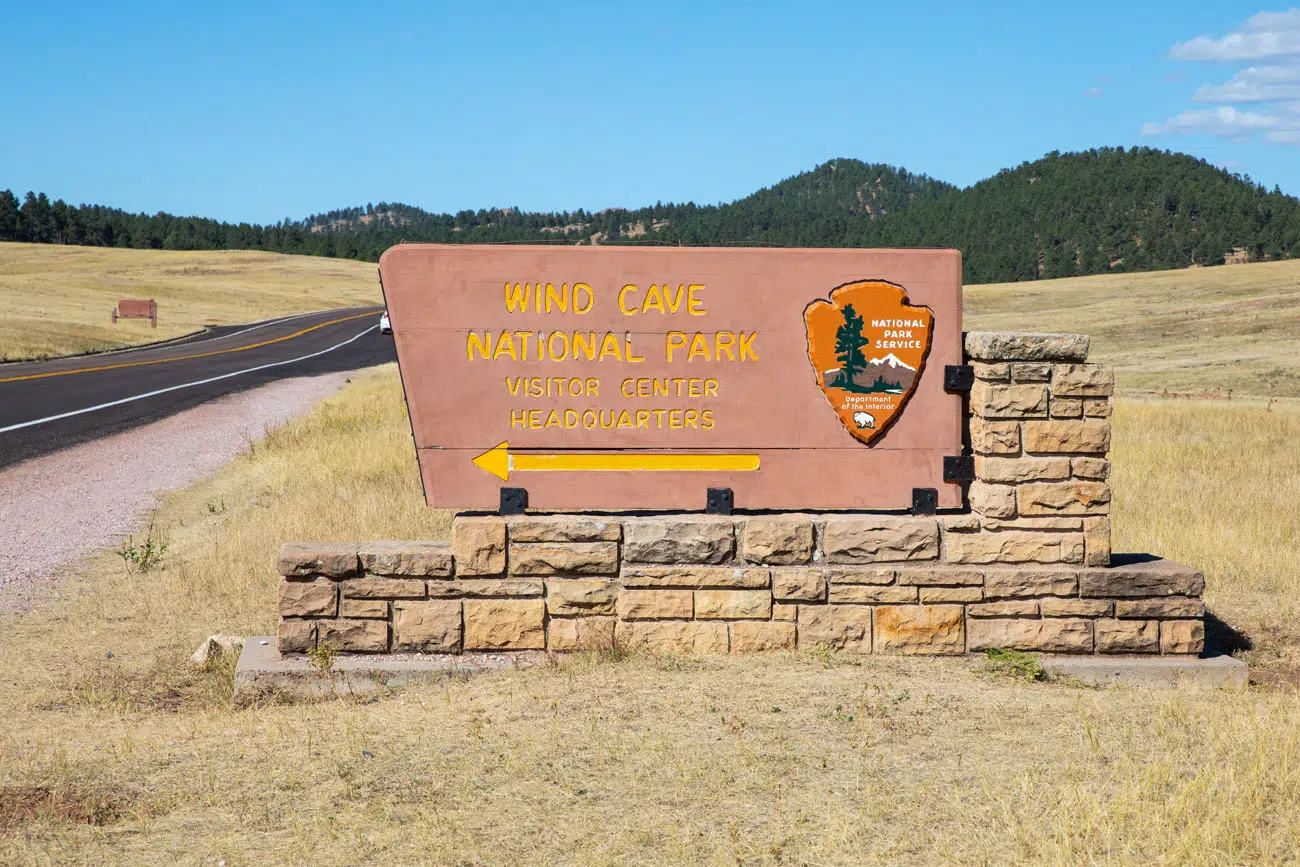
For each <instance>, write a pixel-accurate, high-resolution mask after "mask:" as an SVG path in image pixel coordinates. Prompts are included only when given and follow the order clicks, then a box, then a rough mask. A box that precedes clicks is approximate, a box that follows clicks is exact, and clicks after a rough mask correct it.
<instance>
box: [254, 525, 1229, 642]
mask: <svg viewBox="0 0 1300 867" xmlns="http://www.w3.org/2000/svg"><path fill="white" fill-rule="evenodd" d="M950 535H951V534H950V533H949V531H946V530H945V529H944V525H943V520H942V519H941V518H935V517H913V516H904V515H890V516H862V515H855V516H842V515H814V514H809V515H804V514H800V515H764V516H761V517H760V516H753V517H739V516H737V517H715V516H703V515H673V516H622V517H613V516H597V515H576V516H575V515H554V516H549V515H548V516H542V515H538V516H533V515H525V516H519V517H513V518H501V517H497V516H482V515H480V516H470V515H461V516H458V517H457V518H456V519H455V521H454V523H453V528H452V537H453V539H452V542H451V543H450V544H445V543H443V544H439V543H419V544H416V543H410V542H369V543H364V544H359V545H340V544H329V545H306V544H289V545H285V546H284V548H283V549H282V551H281V554H280V560H279V571H280V573H281V575H282V576H283V582H282V584H281V588H280V615H281V619H280V628H279V635H278V645H279V649H280V650H281V652H283V653H286V654H290V653H305V652H307V651H310V650H313V649H315V648H317V647H320V646H323V645H326V644H328V645H329V646H330V648H332V649H333V650H334V651H336V652H339V653H344V654H369V653H373V654H383V653H394V652H409V653H424V654H429V653H445V654H459V653H465V652H485V651H492V652H494V651H521V650H551V651H569V650H579V649H583V648H604V647H611V648H612V647H619V648H623V649H633V650H635V649H644V650H649V651H664V652H682V653H727V652H745V651H757V650H778V649H789V648H807V647H818V646H825V647H830V648H834V649H837V650H846V651H852V652H858V653H883V654H891V653H892V654H918V653H919V654H964V653H967V652H973V651H981V650H985V649H988V648H994V647H998V648H1014V649H1016V650H1024V651H1036V652H1049V653H1075V654H1094V653H1096V654H1134V653H1144V654H1152V655H1173V656H1196V655H1198V654H1200V653H1201V651H1202V649H1203V646H1204V638H1205V629H1204V624H1203V621H1202V615H1203V613H1204V606H1203V605H1202V603H1201V599H1200V596H1201V593H1202V592H1203V590H1204V588H1205V579H1204V577H1203V576H1202V575H1201V573H1200V572H1197V571H1196V570H1194V569H1191V568H1188V567H1186V566H1180V565H1178V564H1176V563H1172V562H1170V561H1168V560H1162V559H1159V558H1155V557H1147V556H1127V557H1116V558H1114V559H1113V562H1112V563H1111V564H1110V565H1109V566H1084V565H1076V564H1065V563H1059V564H1050V565H1021V564H1002V563H992V564H984V565H971V564H969V563H964V562H963V563H951V562H945V561H944V560H943V556H942V555H943V552H944V551H945V550H946V544H947V540H948V538H949V536H950ZM462 556H464V557H466V558H467V559H468V561H469V562H470V563H472V564H474V566H473V568H474V570H475V571H473V572H471V574H470V575H468V576H462V574H461V573H460V570H459V563H460V557H462ZM485 564H490V568H491V569H493V570H494V571H492V572H487V571H485V570H486V569H488V568H489V565H485Z"/></svg>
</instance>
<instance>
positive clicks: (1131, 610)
mask: <svg viewBox="0 0 1300 867" xmlns="http://www.w3.org/2000/svg"><path fill="white" fill-rule="evenodd" d="M1115 616H1116V617H1140V618H1145V617H1153V618H1162V617H1204V616H1205V603H1204V602H1202V601H1201V600H1200V599H1186V598H1183V597H1178V596H1175V597H1171V598H1165V599H1133V600H1121V601H1119V602H1116V603H1115Z"/></svg>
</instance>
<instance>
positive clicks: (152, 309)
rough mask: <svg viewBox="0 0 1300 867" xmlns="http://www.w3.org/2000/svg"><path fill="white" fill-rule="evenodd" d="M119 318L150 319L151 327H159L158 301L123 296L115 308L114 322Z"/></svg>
mask: <svg viewBox="0 0 1300 867" xmlns="http://www.w3.org/2000/svg"><path fill="white" fill-rule="evenodd" d="M119 319H148V320H149V327H150V328H157V327H158V302H157V301H155V300H153V299H152V298H149V299H147V300H146V299H144V298H122V299H120V300H119V301H118V302H117V307H115V308H113V324H114V325H116V324H117V320H119Z"/></svg>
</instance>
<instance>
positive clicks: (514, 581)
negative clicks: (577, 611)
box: [429, 578, 543, 599]
mask: <svg viewBox="0 0 1300 867" xmlns="http://www.w3.org/2000/svg"><path fill="white" fill-rule="evenodd" d="M542 588H543V581H542V579H541V578H461V579H459V580H456V581H430V582H429V596H430V598H433V599H460V598H463V597H467V596H514V597H521V596H541V595H542Z"/></svg>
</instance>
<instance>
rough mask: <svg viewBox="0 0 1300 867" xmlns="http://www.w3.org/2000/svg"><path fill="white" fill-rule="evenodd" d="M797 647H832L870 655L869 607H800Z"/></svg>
mask: <svg viewBox="0 0 1300 867" xmlns="http://www.w3.org/2000/svg"><path fill="white" fill-rule="evenodd" d="M796 634H797V636H798V644H799V647H801V648H812V647H832V648H834V649H836V650H850V651H857V652H859V653H870V652H871V608H869V607H867V606H863V605H800V606H799V628H798V631H797V633H796Z"/></svg>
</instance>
